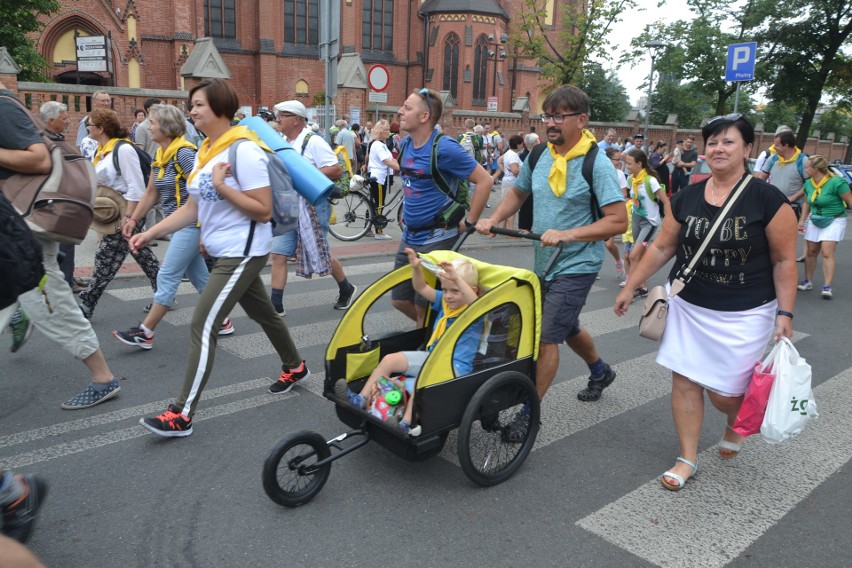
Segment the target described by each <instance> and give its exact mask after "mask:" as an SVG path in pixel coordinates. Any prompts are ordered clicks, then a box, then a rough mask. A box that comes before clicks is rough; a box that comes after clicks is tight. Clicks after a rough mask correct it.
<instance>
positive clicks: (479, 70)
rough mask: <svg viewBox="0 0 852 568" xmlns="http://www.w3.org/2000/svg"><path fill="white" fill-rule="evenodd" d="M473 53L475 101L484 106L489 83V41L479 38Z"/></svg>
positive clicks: (483, 37)
mask: <svg viewBox="0 0 852 568" xmlns="http://www.w3.org/2000/svg"><path fill="white" fill-rule="evenodd" d="M473 49H474V51H473V100H475V101H481V102H480V104H484V101H485V90H486V85H487V83H488V40H486V39H485V36H484V35H481V36H479V39H477V40H476V45H475V46H474V48H473Z"/></svg>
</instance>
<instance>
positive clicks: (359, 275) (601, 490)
mask: <svg viewBox="0 0 852 568" xmlns="http://www.w3.org/2000/svg"><path fill="white" fill-rule="evenodd" d="M530 246H531V245H528V244H526V243H520V242H518V243H514V244H512V245H510V246H508V247H500V248H477V249H476V250H471V251H470V254H471V255H472V256H475V257H477V258H479V259H481V260H485V261H489V262H498V263H501V264H509V265H515V266H524V267H527V266H529V264H530V258H531V254H530V250H529V247H530ZM838 256H839V258H838V266H839V268H838V275H837V278H836V280H835V299H834V300H832V301H824V300H821V299H820V298H819V295H818V292H817V291H813V292H802V293H800V294H799V298H798V300H797V305H796V319H795V321H794V329H795V330H796V332H797V334H796V338H795V340H796V345H797V347H798V349H799V350H800V352H801V353H802V355H803V356H805V357H806V358H807V359H808V360H809V362H810V363H811V364H812V365H813V376H814V380H813V383H814V387H815V396H816V400H817V403H818V405H819V411H820V414H821V418H820V420H819V421H818V422H817V423H815V424H813V425H811V426H809V427H808V429H807V430H806V431H805V433H804V434H802V435H801V436H800V437H798V438H797V439H795V440H793V441H792V442H789V443H785V444H781V445H774V446H770V445H768V444H766V443H764V442H763V441H761V440H760V439H758V438H753V439H749V440H748V441H747V442H746V444H745V445H744V448H743V451H742V452H741V454H740V456H738V457H737V458H736V459H734V460H730V461H722V460H721V459H720V458H719V457H718V454H717V453H716V447H715V446H716V443H717V442H718V440H719V438H720V436H721V433H722V430H723V427H724V420H723V418H722V416H721V415H719V414H718V413H715V412H714V411H710V412H708V415H707V417H706V420H705V425H704V429H703V432H702V441H701V455H700V465H701V471H700V472H699V475H698V476H697V478H696V479H695V480H693V481H690V483H689V484H688V486H687V488H686V489H685V490H683V491H681V492H679V493H671V492H668V491H666V490H665V489H663V488H662V487H661V486H660V483H659V476H660V475H661V474H662V472H663V471H665V470H666V469H668V468H669V467H670V466H671V465H672V464H673V463H674V458H675V456H676V455H677V439H676V436H675V433H674V430H673V427H672V420H671V413H670V410H669V378H668V375H667V373H666V371H665V370H664V369H661V368H660V367H658V366H657V365H656V364H655V362H654V353H655V349H656V343H653V342H650V341H648V340H645V339H642V338H640V337H639V336H638V335H637V333H636V322H637V321H638V314H637V312H638V310H637V309H633V310H632V311H631V313H630V314H629V315H628V316H627V317H625V318H616V317H615V316H614V315H613V314H612V310H611V305H612V300H613V298H614V296H615V294H616V293H617V291H618V287H617V281H616V279H615V276H614V271H613V269H612V266H611V264H610V263H609V261H608V263H607V265H606V266H605V268H604V270H603V272H602V278H601V279H600V280H599V281H598V282H597V284H596V285H595V288H594V289H593V291H592V294H591V295H590V298H589V301H588V304H587V306H586V308H585V310H584V315H583V317H582V321H583V323H584V324H585V325H586V326H587V327H588V328H589V329H590V331H591V332H592V334H593V335H594V337H595V341H596V344H597V346H598V348H599V350H600V352H601V353H602V354H603V356H604V358H605V359H606V360H607V361H608V362H609V363H611V364H613V365H614V366H615V367H616V370H617V372H618V379H617V380H616V382H615V383H613V385H612V387H611V388H609V389H608V390H606V391H605V393H604V396H603V398H602V399H601V400H600V401H598V402H596V403H581V402H579V401H578V400H577V399H576V392H577V391H578V390H580V389H581V388H582V387H583V386H585V378H586V376H587V374H588V371H587V369H586V368H585V365H584V364H582V362H581V361H580V360H579V359H578V358H577V357H576V356H574V355H573V354H571V353H570V352H569V351H568V350H567V349H565V348H563V350H562V361H561V365H560V368H559V373H558V375H557V378H556V381H555V383H554V385H553V387H552V388H551V390H550V391H549V393H548V395H547V397H546V398H545V400H544V402H543V409H542V417H543V425H542V430H541V433H540V434H539V439H538V442H537V444H536V448H535V450H534V451H533V453H532V454H531V455H530V457H529V458H528V459H527V461H526V463H525V464H524V466H523V468H522V469H521V470H520V471H519V472H518V474H517V475H515V476H514V477H513V478H511V479H510V480H509V481H507V482H506V483H503V484H502V485H499V486H496V487H493V488H489V489H483V488H481V487H479V486H476V485H474V484H473V483H472V482H471V481H469V480H468V479H467V478H466V477H465V475H464V474H463V472H462V471H461V469H460V468H459V467H458V465H457V458H456V457H455V445H454V443H453V441H452V438H451V440H450V441H448V443H447V445H446V447H445V448H444V451H443V453H442V455H440V456H438V457H435V458H432V459H431V460H428V461H425V462H422V463H411V462H406V461H404V460H402V459H400V458H397V457H396V456H394V455H393V454H391V453H390V452H388V451H387V450H385V449H384V448H382V447H381V446H379V445H378V444H375V443H371V444H369V445H367V446H366V447H365V448H362V449H361V450H358V451H357V452H354V453H353V454H351V455H349V456H346V457H344V458H343V459H341V460H339V461H336V462H334V464H333V466H332V470H331V477H330V479H329V481H328V483H327V485H326V486H325V488H324V489H323V491H322V492H321V493H320V494H319V495H318V496H317V497H316V499H314V501H312V502H311V503H309V504H307V505H305V506H303V507H301V508H298V509H285V508H282V507H280V506H278V505H276V504H274V503H273V502H272V501H270V500H269V499H268V498H267V497H266V495H265V494H264V492H263V489H262V487H261V480H260V473H261V465H262V463H263V460H264V458H265V456H266V454H267V452H268V451H269V449H270V448H271V447H272V446H273V444H274V443H275V442H276V440H278V439H279V438H280V437H281V436H283V435H285V434H287V433H290V432H294V431H298V430H304V429H307V430H313V431H316V432H319V433H321V434H322V435H323V436H324V437H326V438H327V439H328V438H331V437H333V436H335V435H337V434H339V433H341V432H343V431H344V430H345V429H346V428H345V426H344V425H343V424H342V423H340V422H339V421H338V420H337V419H336V417H335V414H334V410H333V406H332V404H331V403H329V402H328V401H326V400H325V399H323V398H322V397H321V396H318V393H319V392H320V390H321V382H322V370H323V366H322V359H323V352H324V349H325V345H326V342H327V340H328V337H329V336H330V334H331V333H332V332H333V330H334V328H335V325H336V322H337V321H338V319H339V316H340V312H336V311H334V310H333V309H332V308H331V305H332V304H333V302H334V300H335V297H336V293H337V291H336V286H335V285H334V283H333V281H332V280H331V279H330V278H322V279H318V280H317V279H315V280H312V281H307V280H302V279H299V278H296V277H295V276H293V275H291V278H290V282H289V284H288V287H287V291H286V300H285V303H286V308H287V312H288V315H287V317H286V319H285V322H286V323H287V325H288V326H289V328H290V330H291V332H292V333H293V335H294V338H295V341H296V344H297V345H298V346H299V347H300V349H301V351H302V355H303V356H304V357H305V358H306V359H307V361H308V364H309V366H310V367H311V369H312V370H313V372H314V376H313V377H312V378H311V379H309V380H308V381H305V384H300V385H299V386H298V387H296V388H294V389H293V391H291V393H289V394H287V395H283V396H281V395H279V396H274V395H269V394H267V392H266V387H267V386H268V384H270V383H271V382H272V381H273V380H274V379H275V378H276V377H277V373H278V363H277V361H276V357H275V356H274V355H272V354H271V347H270V346H269V344H268V342H267V341H266V340H265V338H264V337H263V334H262V332H261V331H260V328H259V326H257V325H256V324H254V323H253V322H251V321H250V320H249V319H248V318H247V317H245V315H244V314H242V312H239V311H237V312H235V313H234V314H232V317H233V319H234V323H235V325H236V327H237V332H236V334H235V335H233V336H231V337H227V338H223V339H222V340H221V341H220V343H219V349H218V353H217V359H216V367H215V370H214V372H213V375H212V377H211V379H210V382H209V383H208V386H207V390H206V392H205V399H204V400H202V402H201V403H200V405H199V412H198V414H197V415H196V419H195V420H194V430H195V432H194V434H193V435H192V436H190V437H188V438H184V439H177V440H163V439H159V438H156V437H155V436H153V435H151V434H149V433H147V431H146V430H144V429H142V428H141V427H140V426H138V424H137V422H138V420H139V418H140V417H141V416H149V415H152V414H157V413H159V412H161V411H162V410H164V409H165V407H166V405H167V404H168V403H169V402H170V401H171V400H172V398H173V397H174V396H175V395H176V394H177V391H178V389H179V387H180V384H181V382H182V376H183V372H184V363H185V349H186V347H185V346H186V343H187V341H188V324H189V321H190V316H191V312H192V307H193V306H194V305H195V303H196V296H195V294H194V293H192V292H191V291H190V289H189V288H188V285H184V287H185V288H186V289H185V290H184V289H183V288H182V293H181V294H180V295H179V300H178V304H177V309H176V310H175V311H174V312H172V313H170V314H169V315H168V316H167V318H166V320H165V323H163V324H162V325H161V326H160V328H159V330H158V334H157V337H156V343H155V347H154V349H153V350H151V351H146V352H143V351H135V350H133V349H132V348H129V347H127V346H124V345H122V344H119V343H118V342H117V341H115V340H114V339H113V338H112V336H111V334H110V332H111V330H112V329H115V328H126V327H129V326H131V325H135V324H136V323H137V321H139V320H140V319H141V318H142V317H143V313H142V307H143V306H145V305H146V304H147V303H148V302H149V301H150V288H148V287H147V286H146V283H145V282H144V281H143V280H142V279H140V278H128V279H122V280H117V281H115V282H114V283H113V284H112V285H111V286H110V288H109V289H108V292H107V294H105V296H104V298H103V299H102V301H101V303H100V305H99V306H98V307H97V310H96V312H95V317H94V319H93V322H92V323H93V325H94V327H95V330H96V331H97V333H98V336H99V338H100V339H101V342H102V346H103V349H104V352H105V354H106V357H107V359H108V361H109V363H110V365H111V367H112V369H113V371H114V372H115V373H116V374H117V375H118V376H119V377H120V379H121V387H122V391H121V394H120V395H119V396H118V397H117V398H116V399H114V400H112V401H109V402H107V403H104V404H103V405H101V406H97V407H94V408H92V409H89V410H82V411H64V410H61V409H60V408H59V404H60V403H61V402H62V401H63V400H65V399H67V398H69V397H70V396H72V395H73V394H76V392H78V391H79V390H80V389H81V388H82V387H83V386H84V384H85V381H86V378H87V375H86V372H85V369H84V367H83V366H82V365H81V364H80V363H78V362H75V361H72V358H71V356H70V355H68V354H67V353H66V352H65V351H63V350H62V349H61V348H60V347H59V346H57V345H55V344H53V343H51V342H49V341H48V340H46V339H45V338H44V336H42V335H40V334H39V333H38V332H37V333H35V334H34V335H33V337H32V338H31V339H30V342H29V344H28V345H27V346H26V347H25V348H24V349H23V350H22V351H21V352H19V353H18V354H15V355H12V354H10V353H9V352H8V351H5V350H4V351H2V352H0V368H2V369H3V371H2V377H3V379H2V384H3V397H2V399H0V463H2V464H3V465H4V466H5V467H10V468H12V469H15V470H17V471H22V472H32V473H36V474H38V475H41V476H44V478H46V479H47V480H48V481H49V483H50V495H49V497H48V499H47V501H46V503H45V505H44V508H43V509H42V512H41V515H40V518H39V520H38V526H37V528H36V532H35V535H34V538H33V540H32V542H31V548H32V550H33V551H34V552H35V553H36V554H38V555H39V557H40V558H41V559H42V560H43V561H44V562H45V563H46V564H47V565H48V566H51V567H60V566H61V567H88V566H99V567H131V566H138V567H154V566H156V567H160V566H163V567H170V566H199V567H208V566H216V567H219V566H223V567H231V566H237V567H241V566H375V565H386V564H393V565H398V566H430V567H443V566H447V567H454V566H460V565H468V566H483V567H485V566H507V567H508V566H630V567H634V566H694V567H708V568H709V567H721V566H749V567H753V566H761V567H762V566H772V567H794V566H795V567H797V568H799V567H802V566H821V567H822V566H826V567H835V566H837V567H840V566H852V560H850V558H852V557H850V554H849V546H850V532H849V521H848V512H849V510H850V508H852V491H850V488H852V482H850V475H849V471H850V468H849V460H850V458H852V424H850V422H852V418H850V414H849V412H848V408H849V406H850V404H852V389H850V388H849V387H850V383H852V367H850V362H851V361H852V358H850V350H849V347H848V345H849V336H850V324H852V317H851V316H852V310H850V308H849V306H850V304H849V301H848V298H852V286H850V284H849V283H850V282H852V243H850V242H848V240H847V242H844V243H841V245H840V246H839V248H838ZM391 261H392V258H391V257H390V256H371V257H369V258H361V259H353V260H349V261H345V263H344V265H345V266H346V268H347V272H348V273H349V275H350V278H351V280H352V281H353V282H354V283H355V284H357V285H358V286H359V287H360V288H361V289H363V287H365V286H367V285H369V284H370V283H371V282H373V281H374V280H375V277H376V274H379V273H383V272H384V271H386V270H387V269H388V268H389V267H390V263H391ZM660 280H661V278H657V279H656V281H660ZM816 282H817V283H819V284H820V285H821V276H819V272H818V276H817V278H816ZM652 283H653V281H652ZM634 308H638V305H635V306H634ZM388 315H389V316H391V314H388ZM685 356H688V354H685Z"/></svg>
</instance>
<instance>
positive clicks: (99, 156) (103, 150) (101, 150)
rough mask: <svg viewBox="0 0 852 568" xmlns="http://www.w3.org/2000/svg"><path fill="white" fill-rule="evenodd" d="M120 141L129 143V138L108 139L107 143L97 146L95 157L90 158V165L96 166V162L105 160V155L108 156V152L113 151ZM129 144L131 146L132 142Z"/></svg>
mask: <svg viewBox="0 0 852 568" xmlns="http://www.w3.org/2000/svg"><path fill="white" fill-rule="evenodd" d="M122 140H125V141H127V142H130V139H129V138H110V139H109V142H107V143H106V144H104V145H103V146H101V145H100V144H98V151H97V152H95V157H94V158H92V163H93V164H94V165H96V166H97V165H98V162H100V161H101V160H103V159H104V158H106V157H107V154H109V153H110V152H112V151H113V150H115V145H116V144H118V143H119V142H120V141H122ZM130 143H131V144H133V142H130Z"/></svg>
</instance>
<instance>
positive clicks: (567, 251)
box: [515, 150, 624, 280]
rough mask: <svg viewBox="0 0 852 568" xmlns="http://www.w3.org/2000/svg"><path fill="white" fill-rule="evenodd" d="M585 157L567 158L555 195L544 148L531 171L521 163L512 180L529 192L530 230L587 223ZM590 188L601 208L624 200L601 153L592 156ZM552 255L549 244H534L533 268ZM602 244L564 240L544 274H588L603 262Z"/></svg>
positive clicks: (550, 161) (550, 160) (588, 199)
mask: <svg viewBox="0 0 852 568" xmlns="http://www.w3.org/2000/svg"><path fill="white" fill-rule="evenodd" d="M584 160H585V156H577V157H576V158H573V159H571V160H569V161H568V176H567V180H566V190H565V193H563V194H562V195H561V196H559V197H557V196H556V194H554V193H553V190H552V189H551V188H550V183H549V182H548V181H547V178H548V176H549V175H550V168H551V166H552V165H553V157H552V156H551V155H550V152H549V151H548V150H545V151H544V152H542V153H541V157H540V158H539V159H538V162H537V163H536V166H535V170H534V171H530V166H529V161H527V162H525V163H524V165H523V166H522V167H521V172H520V174H518V179H516V180H515V188H516V189H518V190H520V191H523V192H526V193H530V192H532V194H533V197H534V199H533V228H532V230H533V232H534V233H538V234H541V233H543V232H545V231H546V230H548V229H556V230H560V231H563V230H566V229H573V228H575V227H582V226H584V225H591V224H592V223H593V222H594V219H593V218H592V208H591V194H590V193H589V185H588V184H587V183H586V180H585V178H583V161H584ZM592 180H593V183H594V186H595V187H594V188H593V191H594V192H595V196H596V197H597V200H598V205H600V206H601V207H603V206H604V205H608V204H610V203H613V202H616V201H624V198H623V197H622V195H621V188H620V187H618V178H617V176H616V174H615V168H614V167H612V162H611V161H610V160H609V158H607V157H606V155H605V154H604V153H603V152H598V154H597V156H595V163H594V168H593V170H592ZM552 254H553V249H552V248H550V247H541V246H539V243H535V270H536V272H537V273H539V274H541V272H542V271H543V270H544V267H545V265H546V264H547V261H548V259H550V256H551V255H552ZM603 257H604V246H603V242H602V241H597V242H589V243H586V242H583V243H581V242H574V243H566V244H565V246H564V247H563V249H562V254H560V255H559V259H558V260H557V261H556V264H555V265H554V266H553V268H552V269H551V270H550V272H549V273H548V274H547V276H546V278H545V279H546V280H552V279H553V278H555V277H556V276H558V275H560V274H590V273H596V272H599V271H600V269H601V266H602V265H603Z"/></svg>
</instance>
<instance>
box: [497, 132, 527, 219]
mask: <svg viewBox="0 0 852 568" xmlns="http://www.w3.org/2000/svg"><path fill="white" fill-rule="evenodd" d="M523 145H524V138H523V136H519V135H517V134H515V135H514V136H512V137H511V138H509V149H508V150H506V153H505V154H503V155H502V156H500V157H499V158H498V159H497V167H498V169H497V171H496V172H494V175H493V176H491V179H493V180H494V181H496V180H497V177H499V175H500V172H501V171H502V172H503V181H502V183H501V185H500V187H501V189H500V197H501V198H502V197H503V196H504V195H506V192H508V191H509V188H512V187H515V180H516V179H518V174H519V173H520V172H521V164H522V163H523V162H522V161H521V158H520V156H519V155H518V153H519V152H520V151H521V149H522V148H523ZM500 226H501V227H503V228H504V229H514V228H515V215H514V214H513V215H512V216H511V217H508V218H506V219H504V220H503V222H502V223H500Z"/></svg>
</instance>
